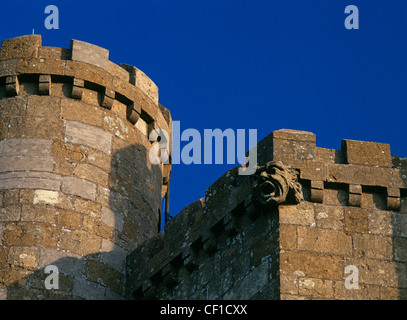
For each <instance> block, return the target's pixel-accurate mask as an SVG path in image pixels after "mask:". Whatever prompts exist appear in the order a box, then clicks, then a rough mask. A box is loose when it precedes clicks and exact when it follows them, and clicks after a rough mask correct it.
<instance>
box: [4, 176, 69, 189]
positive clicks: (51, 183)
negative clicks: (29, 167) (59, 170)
mask: <svg viewBox="0 0 407 320" xmlns="http://www.w3.org/2000/svg"><path fill="white" fill-rule="evenodd" d="M60 186H61V176H59V175H56V174H53V173H48V172H33V171H30V172H8V173H3V174H0V190H2V189H3V190H5V189H43V190H55V191H57V190H59V189H60Z"/></svg>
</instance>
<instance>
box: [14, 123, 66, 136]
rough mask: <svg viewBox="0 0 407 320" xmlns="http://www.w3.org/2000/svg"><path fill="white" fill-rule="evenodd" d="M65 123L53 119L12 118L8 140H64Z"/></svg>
mask: <svg viewBox="0 0 407 320" xmlns="http://www.w3.org/2000/svg"><path fill="white" fill-rule="evenodd" d="M62 132H63V122H62V121H61V120H58V119H52V118H11V119H10V123H9V127H8V138H10V139H15V138H25V139H53V140H58V139H62Z"/></svg>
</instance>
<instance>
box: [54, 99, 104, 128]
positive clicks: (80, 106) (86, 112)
mask: <svg viewBox="0 0 407 320" xmlns="http://www.w3.org/2000/svg"><path fill="white" fill-rule="evenodd" d="M61 117H62V119H65V120H73V121H79V122H82V123H86V124H89V125H93V126H97V127H101V126H102V117H103V111H102V110H101V109H100V108H99V107H97V106H93V105H90V104H87V103H84V102H83V101H76V100H72V99H62V100H61Z"/></svg>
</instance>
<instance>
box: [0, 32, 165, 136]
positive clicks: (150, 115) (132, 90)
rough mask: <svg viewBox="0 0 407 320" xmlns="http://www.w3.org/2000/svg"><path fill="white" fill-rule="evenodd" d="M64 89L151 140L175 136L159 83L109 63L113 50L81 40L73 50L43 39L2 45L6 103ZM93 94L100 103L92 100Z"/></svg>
mask: <svg viewBox="0 0 407 320" xmlns="http://www.w3.org/2000/svg"><path fill="white" fill-rule="evenodd" d="M24 83H31V84H34V85H30V86H28V85H27V84H25V85H24ZM62 84H63V85H64V94H65V95H66V96H68V97H70V98H73V99H77V100H84V102H88V103H90V104H94V105H98V106H99V107H102V108H106V109H109V110H112V111H113V112H115V113H117V114H119V115H120V116H122V117H124V118H126V119H127V120H128V121H129V122H130V123H131V124H132V125H136V126H138V127H140V128H142V131H143V132H144V133H145V134H146V135H147V134H148V133H149V132H150V131H151V130H152V129H153V128H161V129H165V130H167V132H170V131H171V130H170V127H169V125H170V124H169V123H168V122H167V121H166V118H168V113H169V112H168V110H167V109H165V108H164V107H162V106H160V105H159V102H158V87H157V86H156V85H155V83H154V82H153V81H151V79H150V78H149V77H148V76H147V75H146V74H145V73H144V72H142V71H141V70H139V69H137V68H136V67H133V66H130V65H127V64H121V65H120V66H118V65H116V64H114V63H113V62H111V61H109V51H108V50H106V49H104V48H101V47H98V46H96V45H93V44H90V43H86V42H82V41H78V40H71V44H70V48H69V49H64V48H55V47H43V46H42V39H41V36H40V35H28V36H22V37H17V38H13V39H8V40H4V41H3V42H2V45H1V48H0V86H1V87H2V88H1V89H0V98H1V97H11V96H17V95H19V94H23V93H24V91H25V90H30V92H29V93H30V94H33V93H35V94H38V95H53V89H54V87H56V86H59V85H62ZM27 87H29V89H27ZM68 87H69V88H68ZM89 91H92V92H94V94H93V95H94V96H95V93H96V98H95V97H93V99H90V98H89V96H92V94H90V93H89ZM163 113H164V115H163ZM139 119H141V121H140V123H138V121H139Z"/></svg>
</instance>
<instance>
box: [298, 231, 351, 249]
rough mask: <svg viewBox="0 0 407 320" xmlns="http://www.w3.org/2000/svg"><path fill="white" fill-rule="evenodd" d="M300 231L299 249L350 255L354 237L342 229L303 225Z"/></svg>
mask: <svg viewBox="0 0 407 320" xmlns="http://www.w3.org/2000/svg"><path fill="white" fill-rule="evenodd" d="M297 232H298V240H297V242H298V247H297V248H298V250H306V251H315V252H322V253H332V254H337V255H350V254H351V253H352V238H351V237H350V236H347V235H346V234H345V233H343V232H341V231H334V230H329V229H319V228H309V227H301V226H299V227H298V228H297Z"/></svg>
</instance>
